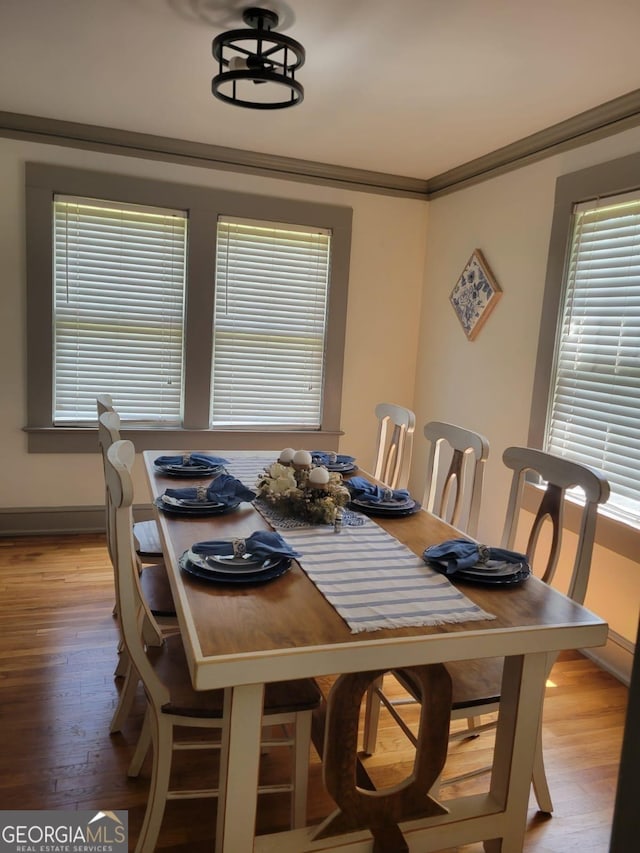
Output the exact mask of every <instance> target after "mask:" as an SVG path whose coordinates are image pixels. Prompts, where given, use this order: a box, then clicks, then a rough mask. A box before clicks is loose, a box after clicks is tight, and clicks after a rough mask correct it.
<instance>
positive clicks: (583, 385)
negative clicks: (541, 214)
mask: <svg viewBox="0 0 640 853" xmlns="http://www.w3.org/2000/svg"><path fill="white" fill-rule="evenodd" d="M566 279H567V280H566V295H565V304H564V313H563V316H562V325H561V328H560V330H559V335H558V346H557V352H556V366H555V385H554V387H552V399H551V405H550V411H549V416H548V422H547V435H546V446H547V448H548V450H550V451H551V452H555V453H557V454H559V455H561V456H566V457H568V458H570V459H573V460H575V461H578V462H583V463H585V464H587V465H590V466H592V467H594V468H598V469H600V470H602V471H603V472H604V473H605V475H606V476H607V478H608V480H609V483H610V485H611V497H610V499H609V502H608V504H607V505H606V507H605V511H607V512H610V513H611V514H613V515H616V516H617V517H619V518H621V519H622V520H624V521H627V522H629V523H632V524H635V525H638V524H640V195H639V194H637V193H636V194H635V195H634V196H633V197H626V198H625V199H624V200H623V199H621V198H620V197H617V198H616V199H606V200H604V201H603V200H600V201H599V203H596V202H592V203H590V204H589V205H580V206H577V207H576V209H575V214H574V230H573V239H572V245H571V254H570V259H569V265H568V269H567V274H566Z"/></svg>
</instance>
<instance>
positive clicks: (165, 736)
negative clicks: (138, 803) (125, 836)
mask: <svg viewBox="0 0 640 853" xmlns="http://www.w3.org/2000/svg"><path fill="white" fill-rule="evenodd" d="M149 717H150V728H151V740H152V743H153V769H152V771H151V783H150V785H149V797H148V799H147V809H146V811H145V814H144V820H143V822H142V827H141V829H140V835H139V836H138V843H137V844H136V850H135V853H153V851H154V850H155V849H156V844H157V841H158V835H159V834H160V827H161V825H162V818H163V817H164V809H165V805H166V803H167V793H168V791H169V776H170V773H171V754H172V743H173V725H172V722H171V720H170V719H169V718H168V717H167V716H166V715H163V714H160V718H159V719H158V717H157V716H156V714H154V713H152V714H150V715H149Z"/></svg>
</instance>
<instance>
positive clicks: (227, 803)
mask: <svg viewBox="0 0 640 853" xmlns="http://www.w3.org/2000/svg"><path fill="white" fill-rule="evenodd" d="M263 695H264V685H263V684H248V685H242V686H240V687H234V688H227V690H226V691H225V712H227V713H228V716H227V720H228V721H229V722H228V726H227V727H226V730H225V729H223V744H222V753H221V768H220V785H219V790H220V793H219V797H218V817H217V824H216V847H215V849H216V853H239V851H240V850H243V851H244V850H247V851H249V850H253V840H254V837H255V826H256V811H257V802H258V771H259V765H260V743H261V740H262V704H263ZM225 738H226V742H225V740H224V739H225ZM225 755H226V756H227V761H226V774H225V773H224V772H223V770H224V759H225Z"/></svg>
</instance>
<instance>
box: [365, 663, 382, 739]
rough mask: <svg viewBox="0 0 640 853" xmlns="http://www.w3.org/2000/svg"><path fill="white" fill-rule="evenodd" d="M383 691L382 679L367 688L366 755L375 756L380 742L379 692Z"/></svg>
mask: <svg viewBox="0 0 640 853" xmlns="http://www.w3.org/2000/svg"><path fill="white" fill-rule="evenodd" d="M381 689H382V678H378V679H376V680H375V681H374V682H372V683H371V684H370V685H369V687H368V688H367V699H366V704H365V712H364V738H363V740H364V743H363V749H364V752H365V754H366V755H373V753H374V752H375V751H376V741H377V740H378V723H379V721H380V697H379V696H378V693H377V691H378V690H381Z"/></svg>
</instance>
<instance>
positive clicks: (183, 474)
mask: <svg viewBox="0 0 640 853" xmlns="http://www.w3.org/2000/svg"><path fill="white" fill-rule="evenodd" d="M154 465H155V469H156V471H158V472H159V473H160V474H164V475H165V476H166V477H180V478H181V479H204V478H205V477H214V476H215V475H216V474H221V473H222V472H223V471H224V470H225V468H224V465H212V466H211V467H209V468H204V467H200V468H198V466H196V465H157V464H156V463H155V462H154Z"/></svg>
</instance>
